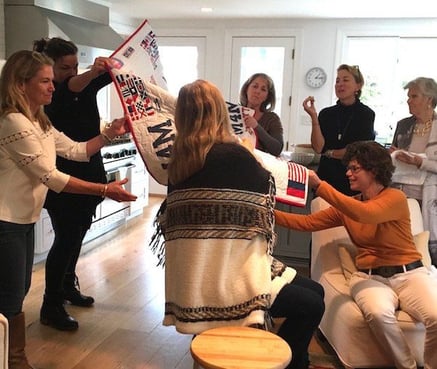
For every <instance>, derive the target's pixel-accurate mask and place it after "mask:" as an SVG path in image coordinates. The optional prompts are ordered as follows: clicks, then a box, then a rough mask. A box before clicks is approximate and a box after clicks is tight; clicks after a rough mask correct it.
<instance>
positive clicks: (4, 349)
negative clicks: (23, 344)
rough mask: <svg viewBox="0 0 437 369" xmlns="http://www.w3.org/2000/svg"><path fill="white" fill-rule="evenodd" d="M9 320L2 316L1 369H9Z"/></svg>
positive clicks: (0, 337) (0, 319) (0, 340)
mask: <svg viewBox="0 0 437 369" xmlns="http://www.w3.org/2000/svg"><path fill="white" fill-rule="evenodd" d="M8 343H9V333H8V320H7V319H6V318H5V317H4V315H2V314H0V345H1V347H0V369H8V350H9V344H8Z"/></svg>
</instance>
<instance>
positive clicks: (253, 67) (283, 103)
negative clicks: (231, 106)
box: [229, 37, 295, 149]
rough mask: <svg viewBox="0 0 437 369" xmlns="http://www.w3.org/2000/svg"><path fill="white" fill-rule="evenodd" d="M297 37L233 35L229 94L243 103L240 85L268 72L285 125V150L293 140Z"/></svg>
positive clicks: (277, 111)
mask: <svg viewBox="0 0 437 369" xmlns="http://www.w3.org/2000/svg"><path fill="white" fill-rule="evenodd" d="M294 45H295V38H294V37H233V38H232V60H231V78H230V91H229V96H230V98H231V102H233V103H239V95H240V88H241V86H242V85H243V83H244V82H245V81H246V80H247V79H248V78H249V77H250V76H251V75H252V74H254V73H259V72H261V73H266V74H267V75H269V76H270V77H271V78H272V79H273V82H274V84H275V90H276V108H275V113H277V114H278V115H279V117H280V118H281V122H282V125H283V127H284V141H285V145H284V149H286V148H287V144H288V141H289V131H290V129H289V127H290V124H291V122H290V116H291V113H290V111H291V88H292V80H293V50H294Z"/></svg>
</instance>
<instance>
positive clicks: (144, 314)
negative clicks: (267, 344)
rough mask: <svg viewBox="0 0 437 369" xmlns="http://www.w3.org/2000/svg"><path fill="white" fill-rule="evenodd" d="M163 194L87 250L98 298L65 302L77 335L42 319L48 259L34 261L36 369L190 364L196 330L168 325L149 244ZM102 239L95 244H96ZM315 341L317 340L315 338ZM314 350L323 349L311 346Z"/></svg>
mask: <svg viewBox="0 0 437 369" xmlns="http://www.w3.org/2000/svg"><path fill="white" fill-rule="evenodd" d="M161 201H162V197H155V196H151V197H150V200H149V206H147V207H146V208H145V212H144V214H143V215H142V216H139V217H137V218H135V219H133V220H131V221H130V222H129V224H128V225H126V226H124V227H122V229H118V230H116V231H112V232H110V233H108V234H106V235H104V236H103V237H101V238H100V239H99V240H98V241H97V242H98V244H96V245H97V247H95V248H93V249H92V250H91V251H89V252H87V253H85V254H83V255H81V257H80V259H79V263H78V266H77V272H78V275H79V278H80V284H81V290H82V292H84V293H85V294H89V295H92V296H94V297H95V299H96V303H95V305H94V306H93V307H91V308H79V307H74V306H70V305H68V306H67V310H68V312H69V313H70V314H71V315H72V316H74V317H75V318H76V319H77V320H78V321H79V330H78V331H76V332H61V331H57V330H55V329H53V328H50V327H47V326H44V325H42V324H40V322H39V309H40V306H41V301H42V296H43V293H44V262H41V263H38V264H36V265H35V266H34V273H33V279H32V286H31V290H30V292H29V294H28V296H27V297H26V299H25V304H24V311H25V314H26V325H27V346H26V351H27V355H28V358H29V361H30V362H31V363H32V365H34V366H35V369H141V368H160V369H172V368H175V369H191V368H192V367H193V361H192V359H191V355H190V352H189V346H190V342H191V339H192V336H190V335H183V334H180V333H177V332H176V331H175V329H174V328H173V327H164V326H162V324H161V322H162V317H163V306H164V273H163V269H162V268H161V267H157V266H156V262H157V260H156V258H155V256H154V255H153V254H152V253H151V251H150V250H149V248H148V242H149V240H150V237H151V235H152V233H153V226H152V223H153V218H154V215H155V214H156V211H157V210H158V208H159V205H160V203H161ZM93 242H96V241H93ZM314 341H315V340H314ZM311 350H312V351H316V352H322V353H323V349H322V348H321V347H320V346H319V345H318V344H317V343H316V342H314V343H312V346H311Z"/></svg>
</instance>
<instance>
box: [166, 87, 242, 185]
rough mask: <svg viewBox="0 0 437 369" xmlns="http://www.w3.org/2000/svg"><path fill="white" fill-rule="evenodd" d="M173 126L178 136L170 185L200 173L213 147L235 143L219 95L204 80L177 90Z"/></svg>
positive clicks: (218, 92) (173, 151) (171, 167)
mask: <svg viewBox="0 0 437 369" xmlns="http://www.w3.org/2000/svg"><path fill="white" fill-rule="evenodd" d="M175 125H176V131H177V134H176V138H175V141H174V145H173V148H172V154H171V158H170V163H169V166H168V176H169V180H170V183H173V184H176V183H179V182H181V181H183V180H185V179H186V178H188V177H189V176H191V175H192V174H194V173H195V172H197V171H199V170H200V169H201V168H202V167H203V165H204V163H205V159H206V155H207V154H208V152H209V150H210V149H211V147H212V146H213V145H214V144H216V143H222V142H236V141H237V139H236V137H235V136H234V135H233V133H232V128H231V123H230V120H229V114H228V110H227V107H226V103H225V100H224V98H223V96H222V94H221V92H220V91H219V89H218V88H217V87H216V86H215V85H213V84H212V83H210V82H207V81H204V80H197V81H194V82H193V83H190V84H187V85H185V86H183V87H182V88H181V89H180V91H179V96H178V99H177V103H176V110H175Z"/></svg>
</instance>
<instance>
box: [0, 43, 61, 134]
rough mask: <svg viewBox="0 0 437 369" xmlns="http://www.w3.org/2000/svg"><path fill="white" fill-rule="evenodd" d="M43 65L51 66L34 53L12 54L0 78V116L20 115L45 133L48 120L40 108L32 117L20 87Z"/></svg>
mask: <svg viewBox="0 0 437 369" xmlns="http://www.w3.org/2000/svg"><path fill="white" fill-rule="evenodd" d="M44 65H53V61H52V60H51V59H50V58H48V57H47V56H45V55H43V54H41V53H38V52H36V51H29V50H21V51H17V52H15V53H14V54H12V55H11V56H10V57H9V58H8V60H7V61H6V63H5V65H4V66H3V70H2V73H1V76H0V101H1V103H0V104H1V105H0V116H5V115H7V114H10V113H21V114H23V115H24V116H25V117H26V118H27V119H29V120H30V121H33V120H37V121H38V123H39V125H40V126H41V129H42V130H43V131H47V130H48V129H49V128H50V126H51V123H50V120H49V118H48V117H47V115H46V114H45V113H44V107H43V106H41V107H40V108H39V110H38V111H37V113H36V114H35V115H34V114H32V112H31V111H30V107H29V103H28V101H27V99H26V97H25V96H24V94H23V92H22V91H21V89H20V86H21V85H22V84H24V83H26V82H28V81H29V80H30V79H31V78H33V77H35V75H36V74H37V73H38V71H39V70H40V69H41V68H42V67H43V66H44Z"/></svg>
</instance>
